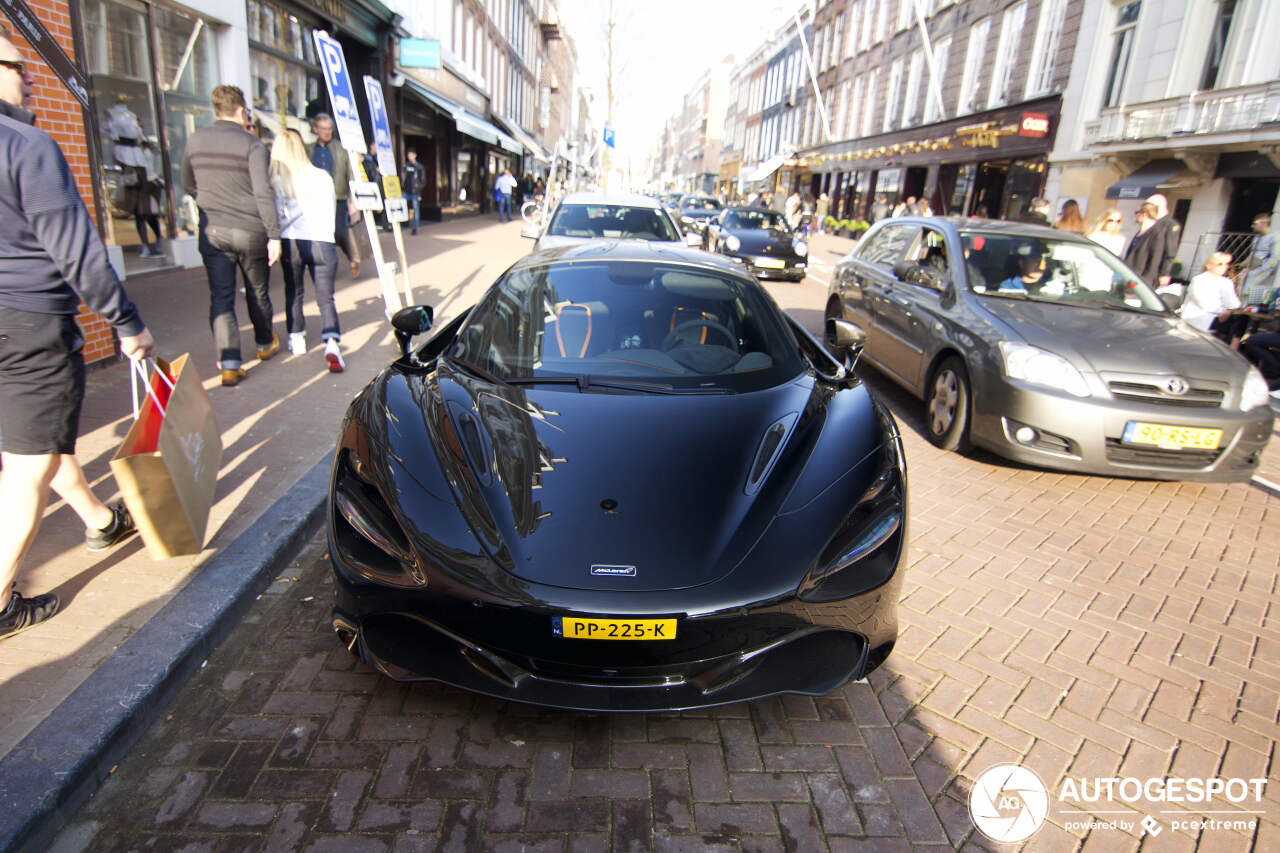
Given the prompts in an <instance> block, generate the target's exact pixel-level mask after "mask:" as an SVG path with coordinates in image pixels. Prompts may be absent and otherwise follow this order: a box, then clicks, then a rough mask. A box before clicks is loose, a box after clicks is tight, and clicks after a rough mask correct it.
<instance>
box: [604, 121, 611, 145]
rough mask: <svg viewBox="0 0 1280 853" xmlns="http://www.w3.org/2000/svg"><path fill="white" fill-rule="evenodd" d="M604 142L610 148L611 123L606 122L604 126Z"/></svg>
mask: <svg viewBox="0 0 1280 853" xmlns="http://www.w3.org/2000/svg"><path fill="white" fill-rule="evenodd" d="M604 144H605V145H608V146H609V147H610V148H612V147H613V125H611V124H606V125H605V126H604Z"/></svg>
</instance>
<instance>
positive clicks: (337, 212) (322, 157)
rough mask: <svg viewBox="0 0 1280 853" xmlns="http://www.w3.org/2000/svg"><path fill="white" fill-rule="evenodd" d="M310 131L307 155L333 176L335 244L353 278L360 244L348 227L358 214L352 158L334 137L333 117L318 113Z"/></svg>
mask: <svg viewBox="0 0 1280 853" xmlns="http://www.w3.org/2000/svg"><path fill="white" fill-rule="evenodd" d="M311 132H312V133H314V134H315V135H316V141H315V142H313V143H311V144H310V145H308V146H307V156H309V157H310V158H311V162H312V163H314V164H315V165H317V166H319V167H320V168H321V169H324V170H325V171H326V172H328V173H329V174H330V175H332V176H333V195H334V198H335V199H336V201H335V202H334V216H333V242H334V244H335V245H337V247H338V248H339V249H341V250H342V251H343V252H344V253H345V254H346V256H347V260H349V261H350V262H351V269H350V273H351V277H352V278H355V277H356V276H358V275H360V245H359V244H358V243H357V242H356V241H355V240H354V239H353V238H352V236H351V229H350V228H349V227H348V226H349V225H350V222H351V218H352V217H353V216H355V215H356V206H355V203H354V202H352V201H351V198H350V196H351V190H350V188H349V184H348V182H349V181H350V180H351V166H350V158H349V157H348V156H347V150H346V149H345V148H343V147H342V143H341V142H340V141H339V140H338V139H337V137H335V136H334V135H333V118H331V117H330V116H329V115H328V114H326V113H319V114H318V115H316V117H315V118H313V119H312V120H311Z"/></svg>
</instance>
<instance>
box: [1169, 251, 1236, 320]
mask: <svg viewBox="0 0 1280 853" xmlns="http://www.w3.org/2000/svg"><path fill="white" fill-rule="evenodd" d="M1230 266H1231V256H1230V255H1229V254H1227V253H1226V252H1214V253H1213V254H1212V255H1210V256H1209V258H1208V260H1206V261H1205V262H1204V272H1201V273H1199V274H1198V275H1196V276H1195V277H1194V278H1192V279H1191V281H1190V283H1188V284H1187V294H1186V296H1184V297H1183V299H1182V307H1181V308H1180V309H1179V310H1178V313H1179V314H1181V315H1182V319H1184V320H1186V321H1187V322H1188V323H1190V324H1191V325H1193V326H1195V327H1196V328H1197V329H1200V330H1201V331H1204V332H1208V331H1210V330H1211V329H1213V328H1214V327H1216V326H1221V325H1224V324H1226V323H1227V321H1228V320H1230V319H1231V309H1233V308H1239V307H1240V298H1239V297H1238V296H1236V288H1235V284H1234V283H1232V281H1231V279H1229V278H1227V277H1226V276H1225V275H1223V273H1224V272H1226V271H1227V269H1228V268H1229V267H1230Z"/></svg>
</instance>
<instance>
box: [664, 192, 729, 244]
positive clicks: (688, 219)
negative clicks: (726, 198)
mask: <svg viewBox="0 0 1280 853" xmlns="http://www.w3.org/2000/svg"><path fill="white" fill-rule="evenodd" d="M723 207H724V206H723V205H722V204H720V200H719V199H717V198H714V197H713V196H709V195H694V194H692V193H690V194H688V195H684V196H681V197H680V202H679V204H678V206H677V213H676V221H678V222H679V223H680V227H681V228H683V229H684V230H685V232H686V233H689V234H701V233H702V232H703V231H705V230H706V228H707V224H708V223H710V222H711V221H712V220H714V219H715V218H716V217H717V216H719V215H720V211H721V209H722V208H723Z"/></svg>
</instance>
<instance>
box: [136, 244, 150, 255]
mask: <svg viewBox="0 0 1280 853" xmlns="http://www.w3.org/2000/svg"><path fill="white" fill-rule="evenodd" d="M138 257H140V258H149V257H151V250H150V249H148V248H147V247H146V245H143V246H142V248H140V249H138Z"/></svg>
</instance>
